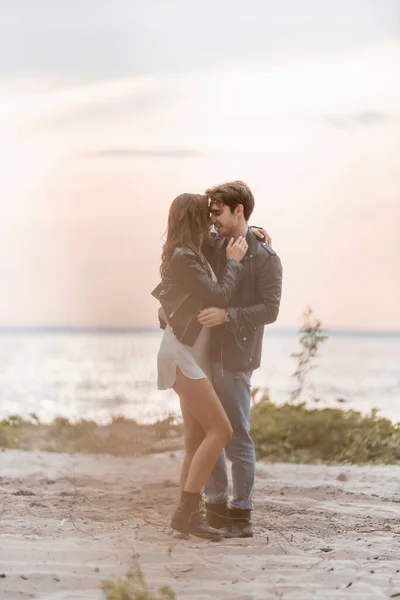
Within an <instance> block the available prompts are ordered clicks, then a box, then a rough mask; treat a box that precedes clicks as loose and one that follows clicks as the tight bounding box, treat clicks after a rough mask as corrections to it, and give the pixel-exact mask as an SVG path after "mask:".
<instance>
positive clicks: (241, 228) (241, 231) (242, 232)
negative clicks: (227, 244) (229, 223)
mask: <svg viewBox="0 0 400 600" xmlns="http://www.w3.org/2000/svg"><path fill="white" fill-rule="evenodd" d="M248 230H249V225H248V223H247V221H243V222H242V223H239V225H238V226H237V227H236V228H235V229H234V230H233V231H232V233H231V234H230V235H228V236H227V237H229V238H230V237H233V239H234V240H237V238H238V237H240V236H243V237H246V235H247V232H248Z"/></svg>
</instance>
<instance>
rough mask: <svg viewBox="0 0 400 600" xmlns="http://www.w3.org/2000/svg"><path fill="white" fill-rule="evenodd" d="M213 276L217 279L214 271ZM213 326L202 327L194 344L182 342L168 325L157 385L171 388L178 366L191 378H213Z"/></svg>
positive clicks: (159, 387) (160, 353)
mask: <svg viewBox="0 0 400 600" xmlns="http://www.w3.org/2000/svg"><path fill="white" fill-rule="evenodd" d="M212 278H213V280H214V281H216V280H217V278H216V276H215V274H214V273H213V272H212ZM210 341H211V328H209V327H202V329H201V331H200V333H199V336H198V338H197V340H196V341H195V343H194V345H193V346H187V345H186V344H182V342H180V341H179V340H178V339H177V338H176V337H175V335H174V333H173V331H172V329H171V327H169V325H167V327H166V329H165V330H164V335H163V338H162V341H161V346H160V349H159V351H158V356H157V370H158V378H157V387H158V389H159V390H167V389H169V388H171V387H172V386H173V385H174V383H175V380H176V368H177V367H179V369H180V370H181V371H182V373H183V374H184V375H185V376H186V377H188V378H189V379H204V378H205V377H207V378H208V379H211V366H210Z"/></svg>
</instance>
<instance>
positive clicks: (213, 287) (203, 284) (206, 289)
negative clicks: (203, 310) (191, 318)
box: [175, 252, 243, 308]
mask: <svg viewBox="0 0 400 600" xmlns="http://www.w3.org/2000/svg"><path fill="white" fill-rule="evenodd" d="M175 259H176V260H177V263H176V267H177V269H178V272H179V277H180V278H181V279H182V282H183V284H184V286H185V288H186V289H187V290H188V292H190V293H192V294H194V295H195V296H197V297H198V298H200V299H201V300H202V301H203V302H204V304H205V305H206V306H217V307H219V308H225V307H226V306H228V304H229V301H230V299H231V298H232V296H233V292H234V291H235V285H236V280H237V276H238V275H239V273H240V272H241V270H242V269H243V266H242V264H241V263H240V262H238V261H237V260H228V262H227V263H226V268H225V272H224V275H223V277H222V278H221V279H220V280H219V281H213V280H212V279H211V277H210V275H209V274H208V273H207V271H206V269H205V267H204V266H203V265H202V264H201V263H200V262H199V260H198V259H197V258H196V256H195V255H194V254H190V253H188V252H181V253H179V254H177V255H176V258H175Z"/></svg>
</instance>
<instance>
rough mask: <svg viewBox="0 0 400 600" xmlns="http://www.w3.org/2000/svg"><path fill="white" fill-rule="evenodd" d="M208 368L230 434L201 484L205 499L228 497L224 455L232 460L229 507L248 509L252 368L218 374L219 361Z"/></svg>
mask: <svg viewBox="0 0 400 600" xmlns="http://www.w3.org/2000/svg"><path fill="white" fill-rule="evenodd" d="M211 368H212V381H213V385H214V388H215V391H216V393H217V395H218V398H219V399H220V401H221V404H222V406H223V407H224V409H225V412H226V414H227V416H228V419H229V421H230V423H231V425H232V429H233V435H232V438H231V440H230V442H229V444H228V445H227V446H226V448H225V450H224V451H223V452H222V454H221V455H220V457H219V459H218V460H217V463H216V465H215V467H214V470H213V472H212V473H211V476H210V478H209V479H208V481H207V483H206V485H205V486H204V492H205V496H206V501H207V502H209V503H210V504H219V503H220V502H225V501H226V500H227V499H228V494H229V488H228V470H227V465H226V458H228V459H229V460H230V461H231V462H232V483H233V498H232V502H231V508H241V509H250V510H252V509H253V493H254V478H255V470H256V469H255V467H256V457H255V452H254V444H253V440H252V439H251V437H250V433H249V432H250V406H251V394H250V379H251V376H252V371H246V372H243V371H236V372H235V373H230V372H224V373H222V371H221V364H220V363H212V365H211Z"/></svg>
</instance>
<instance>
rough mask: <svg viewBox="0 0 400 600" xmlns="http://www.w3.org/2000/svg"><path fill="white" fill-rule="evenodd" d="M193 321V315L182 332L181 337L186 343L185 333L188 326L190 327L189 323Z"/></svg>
mask: <svg viewBox="0 0 400 600" xmlns="http://www.w3.org/2000/svg"><path fill="white" fill-rule="evenodd" d="M192 321H193V317H190V319H189V321H188V322H187V324H186V327H185V329H184V331H183V333H182V337H181V341H182V344H184V341H183V338H184V337H185V333H186V332H187V329H188V327H189V325H190V323H191V322H192Z"/></svg>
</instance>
